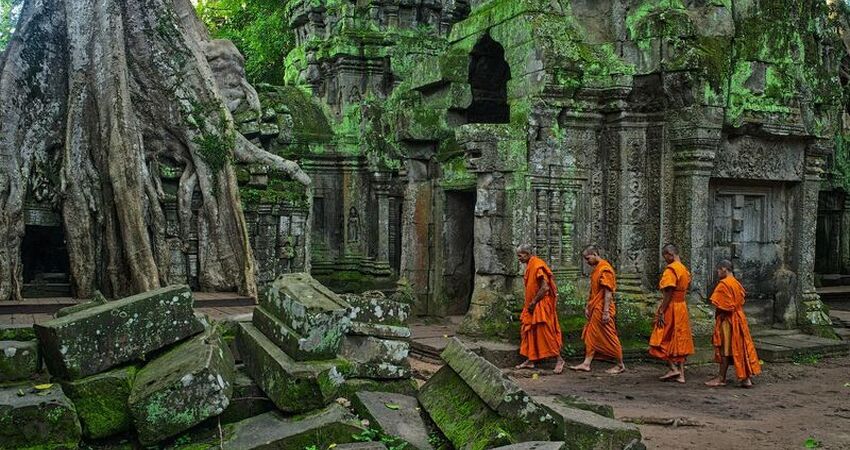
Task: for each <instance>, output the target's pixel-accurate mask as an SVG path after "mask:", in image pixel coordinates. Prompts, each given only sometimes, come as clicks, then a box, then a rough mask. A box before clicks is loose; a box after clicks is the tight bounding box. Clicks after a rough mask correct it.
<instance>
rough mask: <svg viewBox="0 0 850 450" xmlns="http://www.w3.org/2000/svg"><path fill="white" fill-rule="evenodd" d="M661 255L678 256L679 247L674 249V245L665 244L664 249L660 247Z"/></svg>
mask: <svg viewBox="0 0 850 450" xmlns="http://www.w3.org/2000/svg"><path fill="white" fill-rule="evenodd" d="M661 253H669V254H671V255H678V254H679V247H676V245H675V244H667V245H665V246H664V247H661Z"/></svg>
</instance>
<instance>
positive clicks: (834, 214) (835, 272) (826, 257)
mask: <svg viewBox="0 0 850 450" xmlns="http://www.w3.org/2000/svg"><path fill="white" fill-rule="evenodd" d="M845 196H846V194H845V193H844V192H843V191H838V190H835V191H821V192H820V193H819V195H818V221H817V231H816V234H815V272H816V273H818V274H820V275H821V282H822V283H823V284H824V285H830V284H832V285H836V284H850V276H847V269H848V267H847V264H846V259H847V241H846V239H847V238H846V236H845V233H846V231H847V230H846V224H845V223H844V204H845Z"/></svg>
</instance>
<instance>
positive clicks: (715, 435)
mask: <svg viewBox="0 0 850 450" xmlns="http://www.w3.org/2000/svg"><path fill="white" fill-rule="evenodd" d="M571 363H572V362H571ZM608 366H609V365H608V364H607V363H605V362H600V363H597V364H595V365H594V372H593V373H590V374H586V373H565V374H564V375H560V376H555V375H551V374H550V372H549V371H548V370H546V371H543V370H538V371H513V370H511V371H508V373H509V374H510V375H511V376H513V377H514V378H515V379H516V380H517V382H518V383H519V384H520V385H521V386H522V387H523V388H524V389H526V390H527V391H528V392H529V393H531V394H540V395H554V394H569V395H578V396H581V397H584V398H586V399H588V400H591V401H595V402H600V403H606V404H610V405H612V406H613V407H614V414H615V415H616V417H617V418H619V419H624V418H640V417H643V418H647V417H648V418H656V419H662V420H663V419H676V418H685V419H688V420H690V421H693V422H694V423H696V424H698V425H699V426H679V427H673V426H663V425H646V424H644V425H639V427H640V429H641V432H642V433H643V436H644V440H645V443H646V446H647V447H648V448H650V449H665V450H666V449H743V450H756V449H771V450H779V449H801V448H806V447H805V445H804V443H805V441H806V440H807V439H809V438H812V439H814V440H815V441H817V442H818V443H819V445H820V446H819V447H817V448H821V449H842V450H847V449H850V385H848V386H845V383H850V357H841V358H832V359H825V360H822V361H820V362H819V363H817V364H816V365H795V364H791V363H783V364H766V365H765V366H764V373H763V374H762V376H761V377H759V378H758V379H757V380H756V383H757V385H756V387H755V388H754V389H749V390H745V389H741V388H738V387H735V386H734V385H729V386H726V387H724V388H716V389H710V388H707V387H705V386H703V384H702V382H703V381H705V380H707V379H708V378H710V377H711V376H713V375H714V374H715V371H716V366H715V365H699V366H693V367H689V370H688V371H687V374H688V383H687V384H685V385H679V384H676V383H663V382H660V381H657V380H656V377H657V376H658V375H660V374H662V373H663V370H664V368H663V366H660V365H656V364H650V363H643V364H632V365H630V366H629V370H628V372H626V373H624V374H621V375H617V376H611V375H606V374H605V373H604V370H605V369H606V368H607V367H608ZM414 367H416V368H417V369H418V370H419V371H420V373H422V374H426V375H427V374H429V373H432V372H433V371H434V370H436V368H438V366H433V365H428V364H424V363H422V362H415V363H414ZM732 372H733V371H732V369H730V374H732ZM534 373H538V374H539V375H540V376H539V377H538V378H533V377H532V374H534Z"/></svg>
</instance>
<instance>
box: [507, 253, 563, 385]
mask: <svg viewBox="0 0 850 450" xmlns="http://www.w3.org/2000/svg"><path fill="white" fill-rule="evenodd" d="M516 255H517V258H518V259H519V262H521V263H523V264H526V268H525V278H524V279H525V305H524V306H523V308H522V314H521V315H520V317H519V319H520V322H521V325H522V326H521V328H520V337H521V338H522V343H521V344H520V347H519V353H520V354H521V355H523V356H525V357H526V360H525V362H523V363H522V364H520V365H518V366H516V368H517V369H525V368H529V369H533V368H534V363H535V362H536V361H539V360H542V359H546V358H553V357H554V358H557V361H556V363H555V373H561V372H563V371H564V359H563V358H561V346H562V344H563V337H562V336H561V325H560V324H559V323H558V313H557V311H556V308H555V302H556V299H557V296H558V290H557V288H556V287H555V277H554V275H553V274H552V271H551V270H550V269H549V267H548V266H546V263H545V262H543V260H542V259H540V258H538V257H537V256H534V254H533V250H532V247H531V245H528V244H524V245H520V246H519V247H517V249H516Z"/></svg>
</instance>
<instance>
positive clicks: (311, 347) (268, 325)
mask: <svg viewBox="0 0 850 450" xmlns="http://www.w3.org/2000/svg"><path fill="white" fill-rule="evenodd" d="M252 323H253V324H254V326H255V327H257V329H258V330H260V331H261V332H262V333H263V334H264V335H265V336H266V337H267V338H269V340H271V341H272V342H274V343H275V345H277V346H278V347H280V348H281V350H283V351H284V352H286V354H287V355H289V356H290V357H291V358H292V359H294V360H296V361H315V360H322V359H334V358H336V352H337V350H339V342H338V341H336V337H335V335H331V336H330V339H331V340H332V341H333V342H330V343H328V342H325V341H324V340H323V339H321V338H322V336H320V335H319V334H313V335H311V339H308V338H304V337H302V336H301V335H299V334H298V333H296V332H295V331H294V330H293V329H292V328H289V326H287V325H286V324H285V323H283V321H281V320H279V319H277V318H275V317H274V316H272V315H271V314H270V313H269V312H268V311H266V310H265V309H263V307H261V306H258V307H256V308H254V319H253V321H252Z"/></svg>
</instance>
